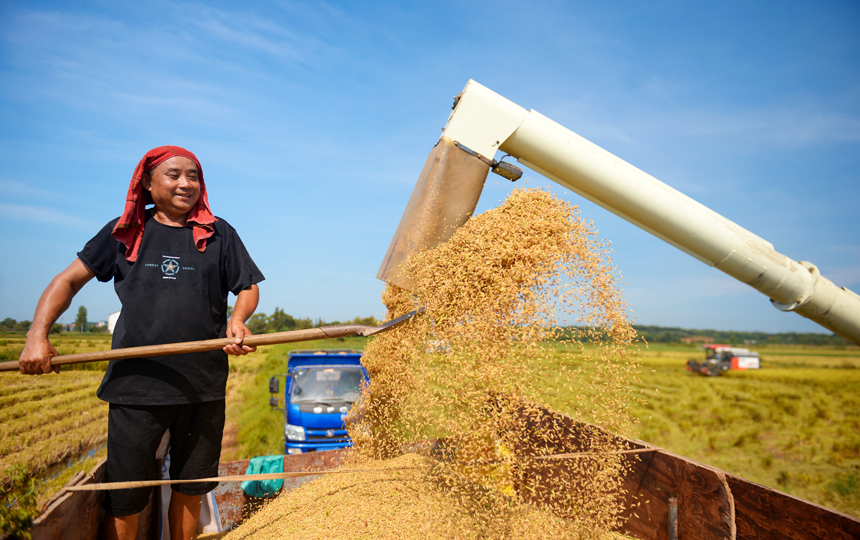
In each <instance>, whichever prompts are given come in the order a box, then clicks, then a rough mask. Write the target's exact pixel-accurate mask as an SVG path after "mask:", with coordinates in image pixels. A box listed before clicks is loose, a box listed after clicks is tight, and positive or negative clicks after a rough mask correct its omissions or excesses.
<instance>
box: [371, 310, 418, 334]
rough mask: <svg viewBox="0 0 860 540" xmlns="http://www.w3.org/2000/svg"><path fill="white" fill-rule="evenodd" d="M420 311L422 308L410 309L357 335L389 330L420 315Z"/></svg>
mask: <svg viewBox="0 0 860 540" xmlns="http://www.w3.org/2000/svg"><path fill="white" fill-rule="evenodd" d="M422 313H424V308H418V309H416V310H415V311H410V312H409V313H407V314H406V315H401V316H400V317H397V318H396V319H392V320H390V321H388V322H387V323H385V324H382V325H380V326H374V327H371V328H368V329H367V330H363V331H361V332H360V333H359V335H360V336H365V337H367V336H372V335H373V334H378V333H380V332H385V331H386V330H391V329H392V328H397V327H398V326H400V325H402V324H404V323H406V321H408V320H410V319H411V318H412V317H414V316H416V315H420V314H422Z"/></svg>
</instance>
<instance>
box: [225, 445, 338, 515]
mask: <svg viewBox="0 0 860 540" xmlns="http://www.w3.org/2000/svg"><path fill="white" fill-rule="evenodd" d="M346 452H347V451H346V450H328V451H325V452H309V453H306V454H296V455H286V456H284V472H306V471H325V470H328V469H333V468H335V467H337V466H338V465H339V464H341V463H342V462H343V461H344V459H345V456H346ZM249 462H250V460H248V459H245V460H241V461H229V462H227V463H221V464H220V465H219V466H218V476H233V475H242V474H245V471H246V470H248V463H249ZM318 477H319V476H318V475H314V476H305V477H302V478H286V479H284V487H283V488H281V492H284V491H290V490H292V489H296V488H297V487H299V486H301V485H303V484H305V483H307V482H310V481H312V480H314V479H315V478H318ZM214 493H215V502H216V503H217V504H218V513H219V515H220V516H221V526H222V527H224V529H225V530H230V529H232V528H234V527H236V526H238V525H239V524H240V523H242V521H243V519H245V518H247V517H248V516H250V515H251V514H253V513H254V511H256V510H257V509H258V508H259V507H261V506H262V505H264V504H265V503H266V502H267V501H268V500H269V499H265V498H256V497H248V496H247V495H245V492H244V491H243V490H242V485H241V483H240V482H223V483H221V484H219V485H218V487H217V488H215V490H214Z"/></svg>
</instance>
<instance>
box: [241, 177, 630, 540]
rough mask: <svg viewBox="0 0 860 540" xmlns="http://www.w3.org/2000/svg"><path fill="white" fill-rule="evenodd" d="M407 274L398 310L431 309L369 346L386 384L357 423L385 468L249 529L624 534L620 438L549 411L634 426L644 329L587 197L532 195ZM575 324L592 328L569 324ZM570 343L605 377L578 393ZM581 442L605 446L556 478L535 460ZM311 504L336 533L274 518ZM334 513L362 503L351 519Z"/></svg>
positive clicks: (271, 510)
mask: <svg viewBox="0 0 860 540" xmlns="http://www.w3.org/2000/svg"><path fill="white" fill-rule="evenodd" d="M402 271H403V272H404V275H407V276H409V277H410V278H411V281H412V283H413V286H412V289H411V290H409V291H407V290H405V289H400V288H398V287H396V286H392V285H389V287H388V288H387V289H386V291H385V292H384V293H383V301H384V302H385V304H386V306H387V307H388V317H389V319H391V318H394V317H398V316H400V315H402V314H404V313H406V312H408V311H411V310H413V309H415V308H416V307H418V306H423V307H424V308H425V310H426V311H425V314H424V316H422V317H420V318H417V319H413V320H412V322H411V323H409V324H407V325H404V326H402V327H400V328H397V329H395V330H392V331H390V332H386V333H383V334H380V335H378V336H376V337H375V338H373V339H372V340H371V341H370V342H369V343H368V345H367V347H366V353H365V356H364V358H363V360H362V362H363V364H364V365H365V367H367V369H368V371H369V372H370V375H371V384H370V386H369V387H368V388H366V389H365V391H364V392H363V394H362V397H361V400H360V402H359V403H358V404H357V405H356V406H355V407H353V409H352V411H351V412H350V415H349V418H348V419H347V421H348V428H349V431H350V435H351V437H352V438H353V442H354V447H353V451H352V452H351V453H350V460H349V461H350V464H349V466H350V467H355V468H358V469H362V470H366V471H374V472H364V473H361V475H362V476H355V474H357V473H353V474H349V475H329V476H327V477H325V478H324V479H323V480H321V481H316V482H313V483H311V484H309V485H308V486H306V487H302V488H300V489H298V490H296V491H293V492H290V494H289V495H287V496H285V497H281V498H279V499H277V500H276V501H274V502H273V503H272V504H271V505H270V506H269V507H268V508H267V509H266V516H267V517H263V516H262V515H259V516H255V517H254V518H252V519H251V520H250V521H249V522H248V523H247V524H246V525H243V526H242V527H240V529H239V530H238V531H237V536H236V537H238V538H243V537H245V536H242V535H243V534H247V532H244V531H251V530H260V531H262V530H263V529H264V528H265V529H266V530H269V531H271V532H272V533H275V532H276V531H277V533H276V535H275V536H272V537H273V538H274V537H279V538H283V537H303V538H312V537H313V538H325V537H335V536H337V537H361V536H364V537H373V538H377V537H378V538H388V537H391V538H394V537H397V538H419V537H426V536H428V534H429V535H430V536H440V537H447V538H527V537H531V536H534V537H541V538H547V537H554V538H601V537H608V536H611V533H610V532H609V531H610V530H612V529H613V528H616V527H617V526H618V525H619V523H620V513H621V510H622V507H621V501H622V498H623V497H622V496H623V493H622V488H621V479H622V474H623V472H624V471H623V467H624V466H623V463H624V462H623V461H622V460H621V459H620V457H619V456H618V455H617V454H612V451H613V450H617V449H618V448H616V447H615V446H614V445H615V444H617V442H616V441H615V439H613V438H612V437H610V436H608V435H607V434H606V432H603V431H600V430H594V431H593V432H590V431H589V430H584V432H583V436H582V437H581V439H580V440H577V441H570V440H567V435H566V434H564V433H562V432H561V431H560V430H559V429H556V428H555V427H554V426H556V424H554V423H553V422H546V418H544V417H543V415H544V414H545V412H544V411H545V410H546V409H544V408H543V407H545V406H547V405H548V403H550V402H551V401H552V402H553V403H555V404H556V405H558V403H559V401H558V400H559V399H560V396H575V397H574V398H573V399H572V400H568V401H567V402H566V403H565V404H564V405H566V407H565V410H566V411H573V412H574V415H575V416H577V417H578V418H580V419H582V420H586V421H590V422H593V423H595V424H599V425H601V426H603V427H605V428H608V429H609V430H610V431H614V432H616V433H624V432H626V430H627V428H628V427H629V426H630V424H631V423H632V422H633V419H632V417H631V415H630V412H629V410H630V409H629V407H630V402H631V398H632V396H631V394H630V390H629V388H630V387H629V383H630V381H631V380H632V379H635V378H636V372H637V365H636V361H635V360H634V359H633V356H632V355H633V353H634V352H635V351H634V349H633V347H631V345H632V342H633V341H634V339H635V331H634V330H633V329H632V327H631V325H630V324H629V322H628V319H627V314H626V305H625V303H624V302H623V301H622V300H621V298H620V291H619V289H618V287H617V285H616V278H617V274H616V272H615V269H614V268H613V267H612V266H611V261H610V259H609V255H608V247H607V245H606V244H605V243H602V242H600V241H599V240H597V238H596V232H595V231H594V230H593V228H592V227H591V226H590V224H588V223H587V222H586V221H585V220H583V219H582V218H581V217H580V216H579V215H578V214H577V213H576V209H575V207H571V206H570V205H568V204H567V203H564V202H561V201H559V200H558V199H556V198H555V197H554V196H552V195H550V194H549V193H547V192H545V191H542V190H529V189H520V190H516V191H514V192H513V193H512V194H511V195H510V196H509V197H508V198H507V200H506V201H505V202H504V203H503V204H502V205H501V206H500V207H498V208H496V209H494V210H490V211H488V212H485V213H483V214H481V215H478V216H476V217H474V218H472V219H471V220H469V221H468V222H467V223H466V224H465V225H464V226H463V227H461V228H460V229H459V230H457V231H456V233H455V234H454V236H453V237H452V238H451V239H450V240H449V241H448V242H446V243H444V244H441V245H439V246H438V247H436V248H434V249H431V250H426V251H423V252H420V253H417V254H413V255H412V256H411V257H410V258H409V260H408V261H407V262H406V264H405V266H404V268H402ZM571 324H575V325H577V326H578V327H579V328H580V329H581V330H577V331H574V332H567V333H564V334H563V333H562V332H560V331H559V330H558V328H559V327H562V326H567V325H571ZM558 340H563V341H567V342H568V343H570V344H572V345H574V346H575V347H576V348H577V350H580V351H582V352H581V353H580V354H581V356H582V358H581V361H580V362H579V364H578V365H579V366H587V370H588V372H589V377H590V378H589V380H588V381H587V382H585V383H584V384H583V382H582V381H578V383H577V385H576V388H577V393H575V394H574V393H573V392H571V391H570V388H571V384H570V383H571V381H572V380H574V379H575V378H577V377H581V376H583V373H584V371H585V368H583V367H577V368H568V367H566V366H564V365H561V366H560V368H559V369H556V370H553V371H547V370H546V369H544V367H543V366H546V365H553V363H552V362H550V359H551V357H552V355H553V352H554V351H555V348H556V346H557V341H558ZM554 365H555V366H558V364H557V363H556V364H554ZM547 381H549V384H547ZM547 387H549V388H550V390H549V392H550V394H551V395H547V390H546V388H547ZM537 426H542V429H536V427H537ZM574 448H575V449H576V450H578V451H579V452H586V453H588V454H589V456H588V457H587V458H581V459H572V460H568V461H567V463H566V465H565V467H563V468H554V469H553V471H552V472H553V473H554V477H553V479H552V480H551V481H550V480H548V477H547V474H546V469H545V468H542V467H540V466H535V463H536V460H537V459H538V458H540V457H541V456H547V455H553V454H559V453H563V452H565V451H571V449H574ZM410 453H412V454H414V453H419V454H423V457H419V456H415V455H408V454H410ZM404 454H407V455H404ZM406 463H408V464H409V466H410V467H414V468H410V469H408V471H407V470H405V469H403V467H404V466H405V465H404V464H406ZM398 469H401V470H400V471H399V474H400V475H401V476H400V477H399V479H398V480H397V481H394V480H392V478H391V474H393V473H394V472H395V471H397V470H398ZM323 486H325V487H323ZM320 501H325V504H318V503H319V502H320ZM395 502H396V504H402V505H411V506H409V507H407V506H403V508H402V509H400V510H398V508H400V507H397V508H393V507H392V504H395ZM299 508H300V509H301V512H302V513H308V514H313V516H308V517H301V519H302V520H306V521H308V520H310V521H312V522H313V523H314V524H315V525H318V526H319V527H322V528H319V529H314V528H305V529H303V530H300V532H299V533H294V532H292V531H294V530H295V529H292V528H284V529H277V528H273V527H274V525H266V527H263V526H262V525H261V524H262V523H264V522H266V521H271V520H272V519H273V517H274V516H283V517H280V518H279V522H284V523H292V521H293V519H294V518H295V514H296V513H297V509H299ZM332 508H337V509H340V508H351V509H352V511H351V512H350V511H346V512H344V514H345V515H344V517H343V518H342V519H339V518H337V516H336V515H335V512H334V510H332ZM407 508H408V510H407ZM368 509H370V510H371V511H368ZM340 513H341V512H340V510H338V515H339V514H340ZM377 514H378V515H377ZM310 521H309V522H310ZM338 521H339V525H338V524H337V523H335V522H338ZM395 523H396V524H397V525H396V526H395ZM285 527H286V525H285ZM329 527H335V528H334V529H330V528H329ZM362 527H365V529H363V528H362ZM374 527H375V528H376V529H374ZM377 529H378V531H377ZM395 529H396V530H397V532H393V531H394V530H395ZM371 530H373V531H377V532H371ZM324 531H340V532H339V533H337V534H334V535H333V536H329V535H330V534H331V532H328V533H327V532H324ZM345 531H354V534H350V533H348V532H345ZM386 535H389V536H386ZM530 535H531V536H530ZM255 537H256V536H255Z"/></svg>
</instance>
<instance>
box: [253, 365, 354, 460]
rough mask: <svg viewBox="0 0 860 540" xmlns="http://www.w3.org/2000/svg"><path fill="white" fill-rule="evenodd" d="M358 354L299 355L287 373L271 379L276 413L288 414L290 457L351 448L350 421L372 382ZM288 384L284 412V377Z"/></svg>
mask: <svg viewBox="0 0 860 540" xmlns="http://www.w3.org/2000/svg"><path fill="white" fill-rule="evenodd" d="M362 354H363V353H362V351H358V350H354V349H318V350H293V351H290V352H289V354H288V358H287V372H286V373H284V374H281V375H276V376H274V377H272V378H271V379H270V380H269V392H270V393H271V394H273V396H272V397H271V398H270V399H269V404H270V405H271V406H272V408H274V409H277V410H282V411H283V412H284V441H285V452H286V453H287V454H301V453H304V452H319V451H322V450H334V449H336V448H344V447H346V446H349V445H350V444H351V442H350V440H349V435H348V434H347V432H346V429H345V427H344V417H345V416H346V413H348V412H349V410H350V409H351V408H352V405H353V404H354V403H355V402H356V400H357V399H358V396H359V395H360V394H361V387H362V385H363V384H368V383H369V382H370V377H369V376H368V374H367V370H366V369H364V367H363V366H362V365H361V355H362ZM281 377H284V378H285V379H286V384H285V388H284V407H283V408H281V407H278V405H279V399H278V398H277V397H275V396H276V395H277V394H278V393H279V388H280V378H281Z"/></svg>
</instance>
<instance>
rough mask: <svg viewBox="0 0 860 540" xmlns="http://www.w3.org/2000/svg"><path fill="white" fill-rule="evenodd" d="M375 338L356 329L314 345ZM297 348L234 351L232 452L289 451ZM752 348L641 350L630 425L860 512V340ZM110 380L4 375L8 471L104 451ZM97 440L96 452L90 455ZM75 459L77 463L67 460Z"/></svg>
mask: <svg viewBox="0 0 860 540" xmlns="http://www.w3.org/2000/svg"><path fill="white" fill-rule="evenodd" d="M87 338H89V339H86V338H83V339H82V338H80V337H79V336H78V335H76V334H68V335H67V334H63V335H61V336H59V338H57V337H53V340H54V343H56V344H57V346H58V348H59V349H60V351H61V352H68V353H71V352H72V350H75V351H76V352H84V351H86V350H101V349H102V348H107V347H109V341H108V338H107V337H105V336H98V337H97V339H93V338H91V337H89V336H87ZM2 341H3V340H0V353H3V352H5V351H10V352H9V353H8V354H6V355H5V356H6V357H7V358H8V356H9V355H11V354H13V352H14V351H15V350H16V349H17V350H20V348H21V347H23V343H24V340H23V336H21V337H20V338H18V337H7V338H6V339H5V341H6V343H5V344H2ZM364 343H365V340H363V339H354V340H353V339H352V338H350V339H347V340H346V342H337V341H328V342H318V343H308V344H305V345H304V347H308V348H311V347H327V348H330V347H347V348H349V347H351V348H363V346H364ZM294 346H295V345H294ZM289 348H290V346H284V345H279V346H274V347H266V348H261V349H260V351H258V352H257V353H256V354H252V355H248V356H244V357H239V358H232V359H231V375H230V380H229V381H228V396H229V397H228V415H227V422H228V430H229V425H230V424H232V425H233V426H234V428H235V434H234V444H233V447H232V450H231V451H232V454H230V453H228V449H227V448H226V447H225V453H224V455H223V459H224V460H225V461H226V460H230V459H247V458H250V457H254V456H256V455H265V454H280V453H283V425H282V423H283V416H282V415H281V413H280V411H273V410H270V409H269V407H268V397H269V394H268V391H267V388H268V384H267V381H268V378H269V377H270V376H271V375H274V374H276V373H282V372H283V370H284V368H285V366H286V352H287V350H288V349H289ZM750 348H752V349H754V350H758V351H759V352H760V353H761V356H762V366H763V368H762V369H761V370H759V371H747V372H730V373H728V374H727V375H724V376H722V377H715V378H705V377H701V376H697V375H694V374H692V373H689V372H687V371H685V370H684V364H685V363H686V360H687V359H689V358H697V359H700V358H701V356H702V353H701V351H700V350H699V349H697V348H694V347H687V346H681V345H677V346H667V345H660V346H651V347H650V348H642V349H641V350H640V352H639V356H640V358H641V360H642V370H641V373H640V375H639V379H640V381H639V382H637V383H635V388H636V390H637V391H639V392H641V393H640V394H639V395H640V396H641V397H642V398H643V403H641V404H640V405H637V406H635V407H634V410H633V413H634V415H635V416H637V417H638V418H639V422H640V423H639V424H638V425H635V426H634V428H633V430H632V431H631V432H630V433H628V435H632V436H634V437H636V438H639V439H642V440H645V441H647V442H649V443H652V444H655V445H658V446H661V447H663V448H666V449H668V450H670V451H672V452H675V453H677V454H680V455H683V456H686V457H689V458H691V459H695V460H697V461H700V462H703V463H707V464H709V465H713V466H715V467H718V468H720V469H723V470H725V471H728V472H730V473H733V474H736V475H738V476H741V477H743V478H746V479H749V480H752V481H755V482H758V483H760V484H763V485H766V486H769V487H772V488H775V489H779V490H781V491H784V492H787V493H790V494H792V495H795V496H797V497H800V498H803V499H806V500H809V501H812V502H815V503H817V504H821V505H824V506H827V507H829V508H834V509H836V510H839V511H842V512H845V513H847V514H849V515H853V516H855V517H860V413H858V411H860V349H856V348H855V349H849V350H834V349H825V348H801V347H783V348H756V347H755V346H750ZM16 357H17V355H16ZM7 358H4V360H5V359H7ZM570 358H571V355H569V354H567V351H565V350H564V349H563V348H560V349H559V350H558V351H557V353H556V355H555V356H554V358H553V360H552V361H553V362H554V363H555V364H558V365H560V364H566V365H567V367H568V368H570V367H574V366H573V362H571V360H570ZM551 367H554V366H551ZM580 376H582V377H585V376H587V374H586V375H580ZM100 380H101V372H100V371H84V370H81V371H70V370H65V369H64V370H63V371H62V372H61V373H60V375H58V376H57V375H44V376H41V377H26V378H25V377H23V376H21V375H19V374H16V373H2V374H0V471H5V470H6V468H8V467H9V466H11V465H14V464H17V463H24V464H27V465H29V466H30V467H31V470H32V471H33V472H35V473H36V474H41V475H43V476H48V477H50V476H53V475H54V474H58V473H59V474H58V476H56V477H54V478H53V479H52V480H50V481H49V482H48V483H46V484H44V485H43V486H42V489H41V495H40V499H42V500H44V499H45V498H47V496H49V495H50V494H51V493H53V492H54V491H56V489H58V488H59V487H61V486H62V485H63V484H64V483H65V482H66V481H67V480H68V479H69V478H70V477H71V476H72V475H73V474H74V473H75V472H77V471H78V470H88V469H89V468H91V467H92V466H93V465H94V464H95V463H97V462H98V460H99V459H101V458H102V457H104V450H100V451H99V450H98V447H99V445H100V444H101V443H100V442H99V441H103V440H104V436H105V430H106V426H107V422H106V414H107V406H106V405H105V404H104V403H103V402H101V401H99V400H98V398H96V397H95V389H96V388H97V386H98V383H99V381H100ZM548 392H549V391H548ZM553 392H555V390H553ZM550 401H552V398H551V397H550ZM102 411H103V412H102ZM561 412H572V411H563V410H562V411H561ZM225 438H226V437H225ZM90 443H94V444H95V446H96V448H95V449H96V450H97V452H96V453H95V454H93V455H92V456H89V457H88V458H86V459H83V460H81V457H83V456H82V455H81V454H86V453H87V452H88V451H91V450H92V448H89V447H88V446H89V445H90ZM66 464H71V466H70V467H69V468H68V469H64V470H63V471H60V470H58V469H60V468H61V467H62V466H64V465H66ZM40 471H41V472H40Z"/></svg>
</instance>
